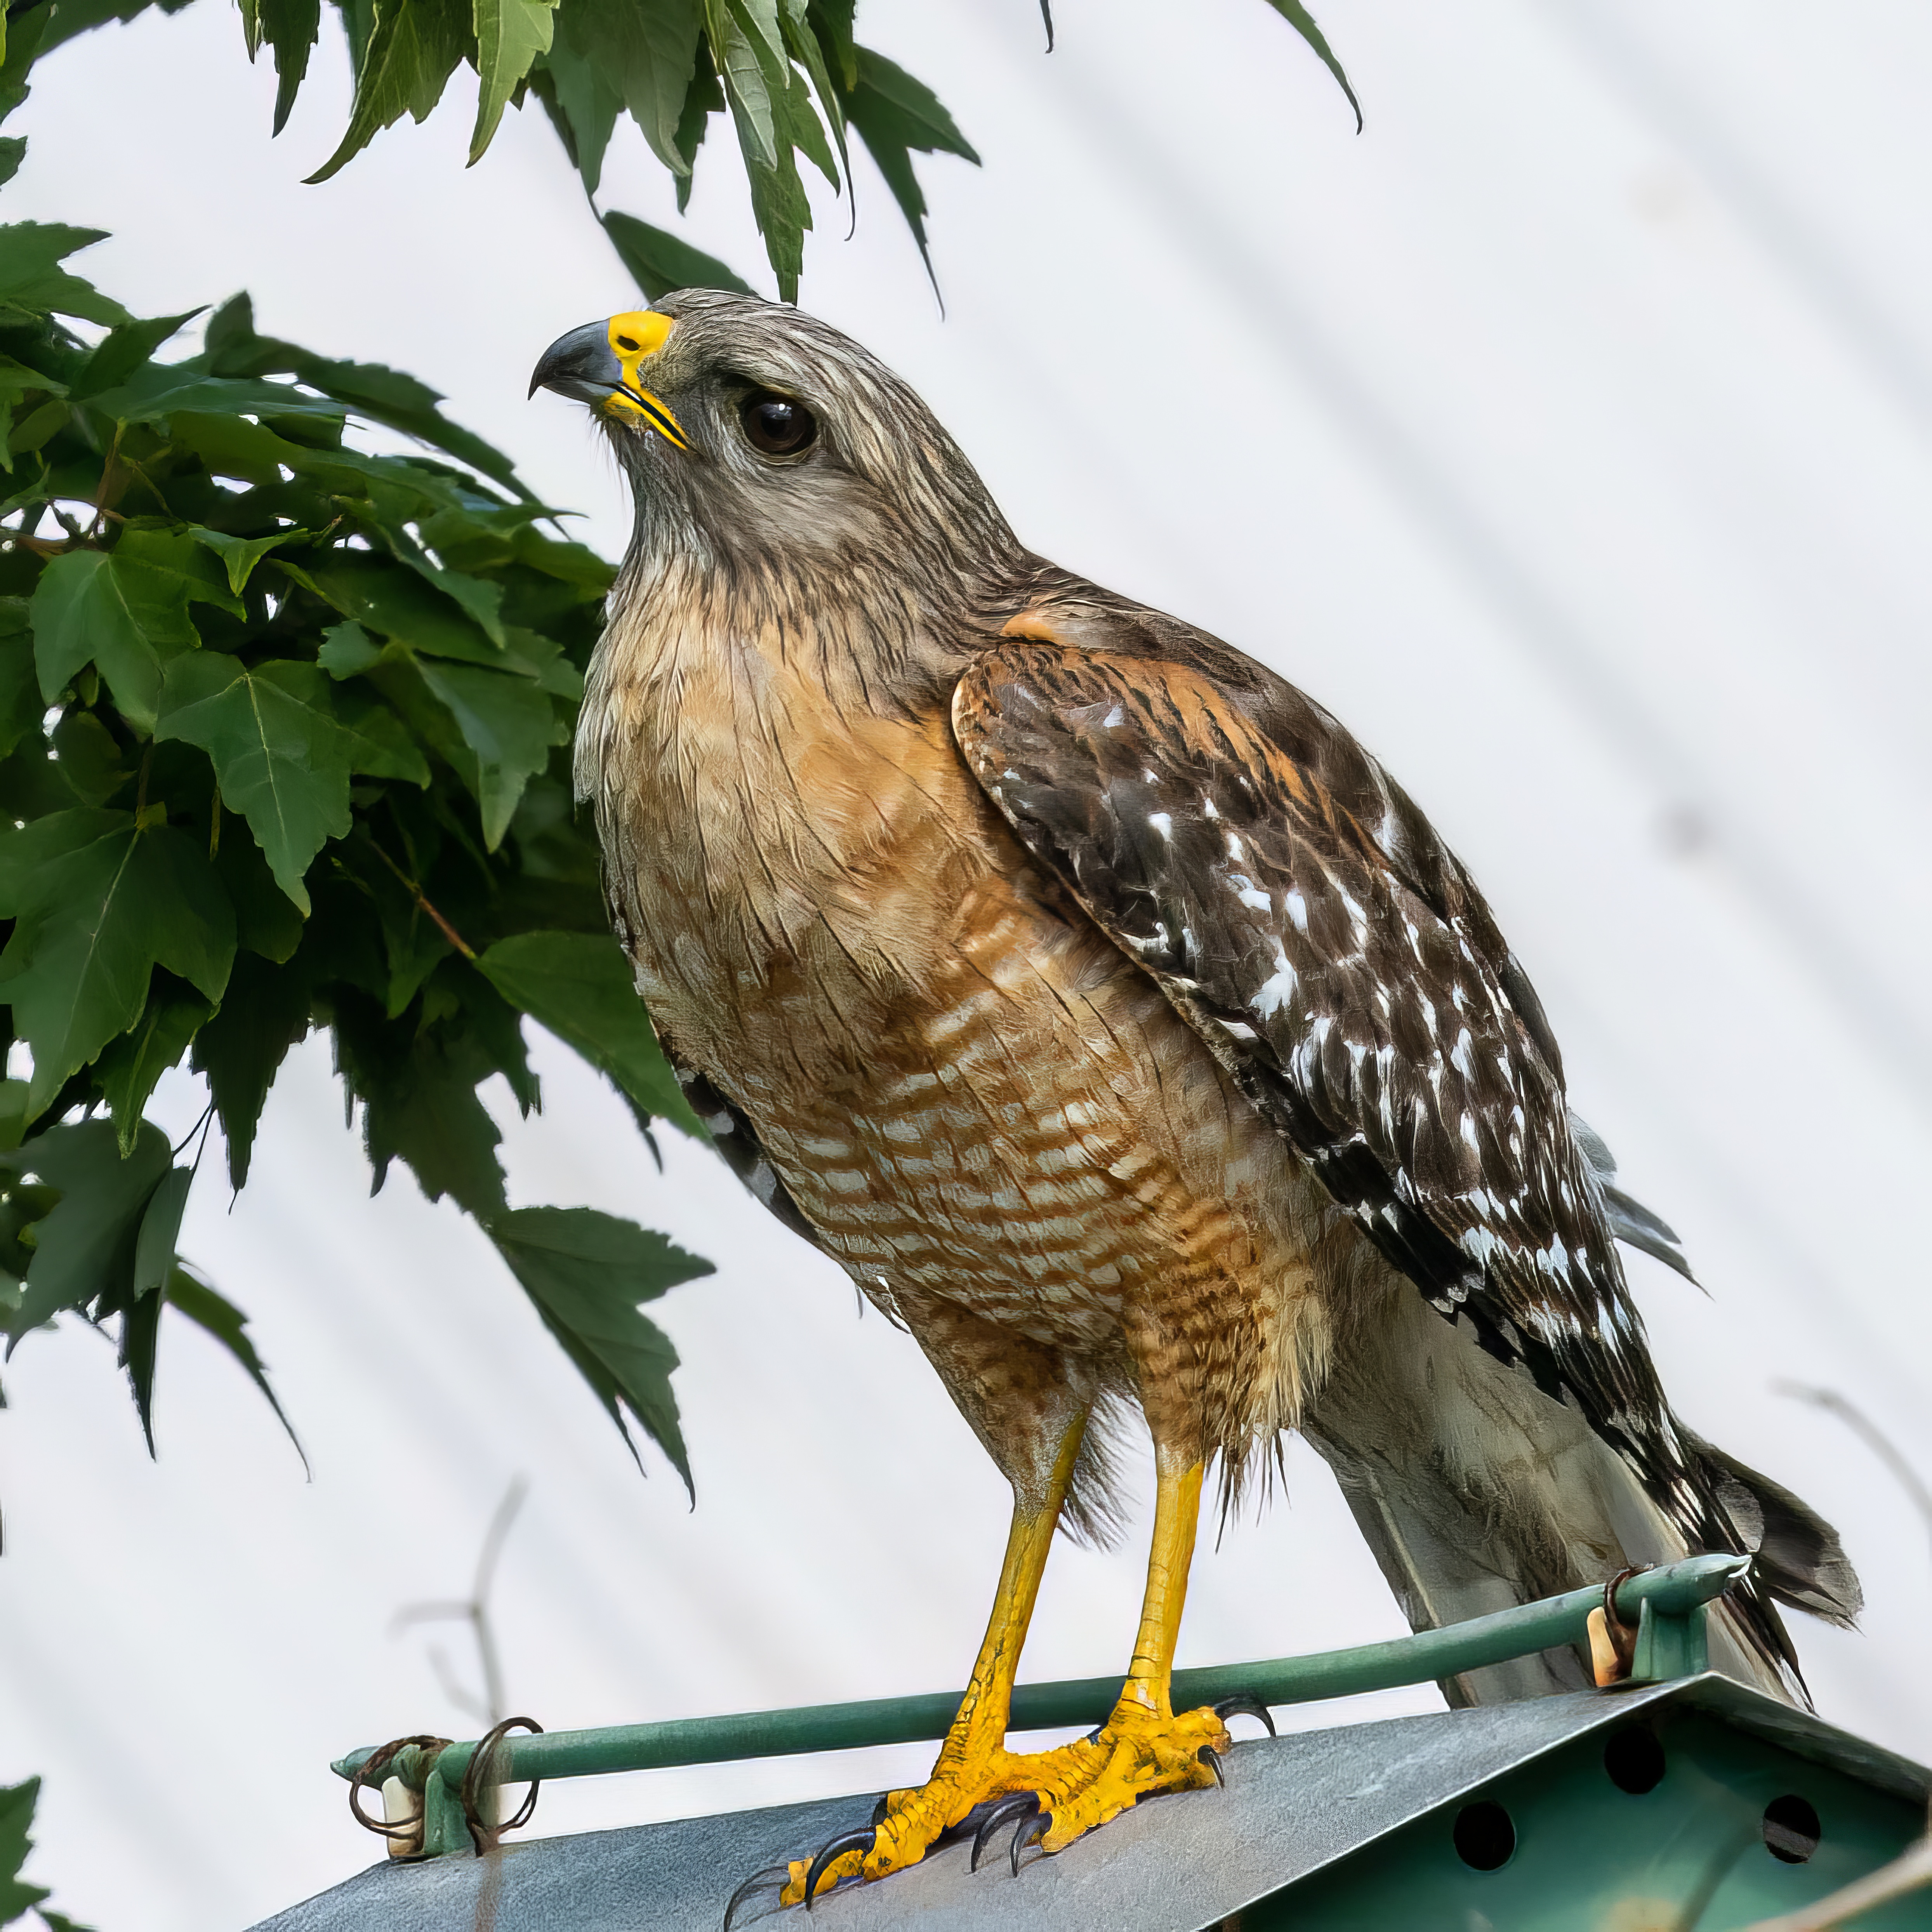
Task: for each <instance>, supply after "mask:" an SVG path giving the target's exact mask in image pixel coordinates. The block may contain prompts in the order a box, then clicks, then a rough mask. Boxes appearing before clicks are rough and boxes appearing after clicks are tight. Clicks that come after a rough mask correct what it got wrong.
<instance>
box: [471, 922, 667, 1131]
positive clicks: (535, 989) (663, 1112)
mask: <svg viewBox="0 0 1932 1932" xmlns="http://www.w3.org/2000/svg"><path fill="white" fill-rule="evenodd" d="M476 963H477V965H478V966H479V967H480V968H481V969H482V971H483V972H484V974H485V975H486V976H487V978H488V979H489V981H490V984H491V985H492V986H494V987H495V988H496V990H497V992H499V993H501V994H502V995H503V997H504V998H505V999H506V1000H508V1001H509V1002H510V1003H511V1004H512V1005H513V1006H516V1007H520V1008H521V1009H522V1010H523V1011H524V1012H525V1013H528V1014H529V1016H530V1017H531V1018H532V1019H534V1020H535V1021H537V1022H538V1023H539V1025H543V1026H546V1027H547V1028H549V1029H550V1031H551V1032H552V1033H553V1034H556V1037H558V1038H559V1040H562V1041H563V1042H564V1043H565V1045H566V1046H572V1047H574V1048H575V1049H577V1052H579V1053H580V1054H581V1055H583V1058H585V1059H586V1060H587V1061H589V1062H590V1064H591V1065H592V1066H593V1067H597V1068H598V1069H600V1070H601V1071H602V1072H603V1073H606V1074H607V1075H608V1076H610V1079H611V1080H612V1081H613V1082H614V1083H615V1084H616V1086H617V1087H618V1088H620V1089H621V1090H622V1091H623V1092H624V1093H625V1094H627V1095H628V1096H629V1097H630V1099H631V1101H632V1102H633V1103H634V1104H635V1105H636V1106H637V1108H638V1109H639V1110H640V1112H643V1113H646V1114H652V1115H660V1116H661V1117H662V1118H664V1119H665V1120H667V1121H670V1123H671V1124H673V1126H674V1127H681V1128H682V1130H684V1132H685V1133H688V1134H691V1135H693V1136H697V1137H699V1138H703V1136H704V1130H703V1126H702V1124H700V1121H699V1120H698V1118H697V1115H695V1114H694V1113H693V1112H691V1106H690V1103H688V1101H687V1100H685V1097H684V1092H683V1090H682V1088H680V1087H679V1085H678V1084H677V1076H676V1075H675V1074H674V1073H672V1071H671V1070H670V1064H669V1063H668V1062H667V1061H666V1060H665V1058H664V1052H663V1049H661V1048H660V1047H659V1046H658V1040H657V1035H656V1034H655V1032H653V1031H652V1028H651V1022H650V1019H649V1016H648V1015H647V1014H646V1013H645V1011H644V1004H643V1001H641V1000H640V999H639V998H637V988H636V986H635V985H634V983H633V982H632V980H631V969H630V967H629V965H628V964H627V963H626V962H625V958H624V953H623V949H622V947H619V945H618V944H617V942H616V940H615V939H613V938H609V937H607V936H603V935H598V934H595V933H589V932H520V933H517V934H515V935H513V936H512V937H511V938H508V939H499V941H497V942H496V944H495V945H494V946H493V947H490V950H488V951H487V953H484V955H483V956H482V957H481V959H478V961H477V962H476Z"/></svg>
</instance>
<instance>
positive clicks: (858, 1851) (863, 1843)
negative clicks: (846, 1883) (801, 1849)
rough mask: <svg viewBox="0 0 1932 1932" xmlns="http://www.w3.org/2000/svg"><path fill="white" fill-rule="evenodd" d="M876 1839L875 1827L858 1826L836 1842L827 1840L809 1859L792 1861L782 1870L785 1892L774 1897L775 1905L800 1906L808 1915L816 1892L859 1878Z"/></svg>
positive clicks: (840, 1836) (841, 1834)
mask: <svg viewBox="0 0 1932 1932" xmlns="http://www.w3.org/2000/svg"><path fill="white" fill-rule="evenodd" d="M877 1837H878V1832H877V1827H876V1826H871V1825H865V1826H861V1827H860V1828H859V1829H858V1830H857V1831H856V1832H840V1833H839V1835H838V1837H837V1838H831V1839H828V1840H827V1841H826V1843H823V1844H822V1845H820V1846H819V1848H818V1849H817V1852H816V1853H815V1854H814V1855H813V1856H812V1857H811V1858H793V1860H792V1861H791V1863H790V1864H789V1865H787V1867H785V1888H784V1891H782V1892H781V1893H780V1894H778V1897H779V1902H780V1903H781V1904H784V1905H797V1904H799V1903H803V1905H804V1906H805V1909H806V1910H807V1911H808V1912H809V1911H810V1910H811V1901H812V1900H814V1898H816V1897H817V1896H818V1894H820V1892H823V1891H830V1890H831V1889H832V1887H833V1886H834V1885H836V1884H837V1883H838V1881H839V1880H840V1879H846V1878H856V1877H857V1876H859V1873H860V1871H861V1870H862V1869H863V1868H864V1865H865V1855H866V1853H867V1852H869V1851H871V1849H872V1846H873V1844H874V1842H875V1841H876V1840H877Z"/></svg>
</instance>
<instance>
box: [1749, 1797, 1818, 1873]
mask: <svg viewBox="0 0 1932 1932" xmlns="http://www.w3.org/2000/svg"><path fill="white" fill-rule="evenodd" d="M1763 1831H1764V1845H1765V1849H1766V1851H1768V1852H1770V1854H1771V1855H1772V1857H1773V1858H1777V1859H1778V1860H1779V1861H1781V1862H1782V1863H1784V1864H1787V1865H1802V1864H1804V1863H1805V1861H1806V1860H1807V1859H1808V1858H1810V1857H1811V1854H1812V1853H1813V1852H1815V1851H1816V1850H1817V1849H1818V1841H1819V1839H1820V1838H1821V1837H1822V1836H1823V1831H1822V1829H1821V1828H1820V1825H1819V1823H1818V1814H1817V1812H1816V1811H1814V1810H1813V1809H1812V1808H1811V1806H1810V1805H1808V1804H1807V1803H1806V1802H1805V1800H1804V1799H1802V1798H1800V1797H1799V1796H1797V1795H1796V1793H1787V1795H1786V1796H1784V1797H1782V1798H1774V1799H1772V1801H1771V1802H1770V1803H1769V1805H1766V1807H1765V1808H1764V1824H1763Z"/></svg>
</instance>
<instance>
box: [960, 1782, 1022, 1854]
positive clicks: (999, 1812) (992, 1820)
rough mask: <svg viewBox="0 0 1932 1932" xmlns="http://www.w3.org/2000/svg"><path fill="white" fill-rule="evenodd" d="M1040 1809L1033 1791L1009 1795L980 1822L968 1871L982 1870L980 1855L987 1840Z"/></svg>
mask: <svg viewBox="0 0 1932 1932" xmlns="http://www.w3.org/2000/svg"><path fill="white" fill-rule="evenodd" d="M1039 1809H1040V1797H1039V1794H1038V1793H1035V1792H1031V1791H1015V1792H1011V1793H1008V1795H1007V1796H1006V1797H1004V1798H1002V1799H1001V1800H1000V1802H998V1804H997V1805H995V1806H994V1807H993V1808H992V1811H989V1812H988V1813H987V1814H986V1817H983V1819H981V1820H980V1829H979V1830H978V1831H977V1832H975V1833H974V1835H973V1856H972V1858H971V1861H969V1862H968V1865H967V1867H966V1869H967V1870H968V1871H969V1872H976V1871H977V1870H979V1869H980V1853H981V1852H983V1851H984V1850H985V1849H986V1841H987V1840H988V1839H989V1838H991V1837H992V1835H993V1834H994V1833H995V1832H997V1831H998V1829H1000V1827H1001V1826H1002V1825H1005V1824H1010V1823H1012V1822H1013V1820H1015V1819H1016V1818H1019V1819H1024V1818H1025V1817H1027V1816H1028V1814H1031V1813H1033V1812H1035V1811H1038V1810H1039Z"/></svg>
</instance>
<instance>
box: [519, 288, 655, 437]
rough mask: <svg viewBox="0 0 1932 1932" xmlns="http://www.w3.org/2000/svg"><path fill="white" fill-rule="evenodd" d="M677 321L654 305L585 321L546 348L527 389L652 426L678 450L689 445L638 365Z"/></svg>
mask: <svg viewBox="0 0 1932 1932" xmlns="http://www.w3.org/2000/svg"><path fill="white" fill-rule="evenodd" d="M675 326H676V325H675V324H674V323H673V322H672V321H671V320H670V317H668V316H664V315H659V314H657V313H656V312H655V311H654V310H652V309H633V310H631V311H629V312H628V314H623V315H613V316H612V317H610V319H609V320H607V321H605V322H587V323H585V324H584V325H583V327H582V328H581V329H572V330H571V332H570V333H569V334H568V335H559V337H558V338H557V339H556V341H554V342H553V343H552V344H550V347H548V348H547V349H546V350H544V353H543V356H542V359H541V361H540V362H538V364H537V366H536V370H535V373H534V374H532V376H531V377H530V394H531V395H533V396H534V395H535V394H536V392H538V390H539V389H554V390H555V391H556V393H557V394H558V395H559V396H568V397H571V398H573V399H574V401H577V402H580V403H588V404H590V405H591V406H592V407H593V408H595V409H598V410H601V411H602V412H603V413H604V414H605V415H606V416H615V417H616V418H617V419H619V421H620V422H631V423H634V424H636V425H638V426H640V428H649V429H654V430H655V431H657V433H658V434H659V435H660V436H661V437H664V439H665V440H666V441H667V442H670V443H675V444H676V446H678V448H679V449H689V448H690V447H691V445H690V444H689V443H688V442H687V441H686V440H685V434H684V431H682V429H680V428H679V427H678V421H677V419H676V416H673V415H672V414H671V413H670V409H669V407H667V405H666V404H664V402H663V401H662V400H661V398H658V397H656V396H654V395H652V393H651V392H650V391H649V389H646V388H645V387H644V386H643V382H642V380H640V377H639V376H638V373H637V371H638V368H639V365H640V364H642V363H643V362H646V361H647V360H648V359H649V358H650V357H652V356H655V354H656V353H658V350H661V348H662V347H664V344H665V342H666V341H667V340H668V339H669V338H670V332H671V330H672V329H673V327H675Z"/></svg>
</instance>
